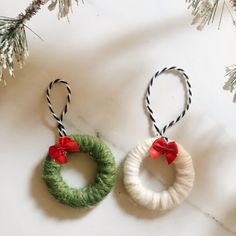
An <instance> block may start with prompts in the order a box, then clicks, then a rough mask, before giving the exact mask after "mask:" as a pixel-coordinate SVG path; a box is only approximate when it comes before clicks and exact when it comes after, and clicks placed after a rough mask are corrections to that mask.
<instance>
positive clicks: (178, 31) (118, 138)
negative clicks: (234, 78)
mask: <svg viewBox="0 0 236 236" xmlns="http://www.w3.org/2000/svg"><path fill="white" fill-rule="evenodd" d="M28 3H29V1H27V0H22V1H16V0H2V1H1V10H0V12H1V13H0V15H4V16H10V17H14V16H17V15H18V14H19V13H20V11H21V10H22V9H24V8H25V7H26V6H27V4H28ZM186 7H187V6H186V4H185V1H176V0H169V1H164V0H162V1H161V0H149V1H147V0H119V1H108V0H100V1H96V0H86V1H85V4H84V5H82V4H80V6H79V7H74V13H73V15H71V16H70V23H69V24H68V22H67V20H66V19H64V20H61V21H60V22H59V21H58V20H57V17H56V12H54V13H49V12H48V11H47V9H46V7H44V8H43V9H42V10H41V11H40V13H39V14H38V15H37V16H35V17H34V18H33V19H32V20H31V21H30V22H29V23H28V26H29V27H31V28H32V29H33V30H34V31H36V32H37V33H38V34H39V35H40V36H41V37H43V38H44V40H45V41H44V42H41V41H40V40H39V39H38V38H37V37H35V35H33V34H32V33H31V32H27V34H28V42H29V46H30V57H29V59H28V60H27V62H26V65H25V67H24V68H23V69H22V70H17V71H16V78H15V79H14V80H12V79H11V78H7V83H8V85H7V87H5V86H3V85H2V86H0V90H1V91H0V107H1V109H0V111H1V115H0V117H1V122H0V130H1V136H0V144H1V146H0V147H1V157H0V160H1V164H0V185H1V195H0V235H2V236H13V235H18V236H31V235H34V236H39V235H44V236H49V235H50V236H51V235H57V236H64V235H67V236H70V235H88V236H90V235H95V234H96V235H104V236H107V235H113V236H118V235H135V236H140V235H150V236H152V235H163V236H173V235H176V236H185V235H186V236H189V235H191V236H199V235H201V236H228V235H236V224H235V222H236V171H235V170H236V156H235V151H236V132H235V131H236V122H235V120H236V105H235V104H233V103H232V95H231V94H230V93H227V92H225V91H223V90H222V86H223V85H224V82H225V80H226V79H225V78H224V74H225V72H224V67H225V66H226V65H231V64H233V63H235V62H236V56H235V53H234V52H235V51H236V43H235V40H236V33H235V28H234V27H233V26H232V24H231V22H230V19H228V18H227V16H225V17H226V19H224V21H223V25H222V27H221V30H220V31H218V30H217V26H210V27H209V28H207V29H206V30H205V31H203V32H198V31H197V30H196V29H195V27H193V26H191V25H190V22H191V16H190V12H189V11H187V9H186ZM172 65H176V66H179V67H181V68H184V69H185V70H186V72H187V74H188V75H189V77H190V79H191V83H192V86H193V95H194V97H193V105H192V107H191V109H190V111H189V112H188V113H187V116H186V117H185V118H184V119H183V120H182V121H181V122H180V123H178V124H177V125H176V126H175V127H174V128H172V129H170V130H168V132H167V135H168V137H170V138H171V139H174V140H176V141H178V142H179V143H180V144H182V145H183V146H184V147H185V149H186V150H188V151H189V153H191V154H192V157H193V161H194V165H195V169H196V182H195V186H194V189H193V191H192V193H191V195H190V196H189V198H188V200H187V201H186V202H185V203H183V204H182V205H181V206H179V207H178V208H176V209H174V210H172V211H171V212H169V213H167V214H165V215H161V216H160V215H156V214H154V213H152V212H149V211H146V210H144V209H142V208H140V207H138V206H136V205H134V204H133V202H132V201H131V200H130V198H129V196H128V195H127V194H126V191H125V190H124V188H123V184H122V173H119V175H118V178H117V182H116V186H115V188H114V190H113V192H112V193H111V194H110V195H109V196H108V197H107V198H106V199H105V200H104V201H103V202H102V203H101V204H99V205H98V206H97V207H96V208H94V209H93V210H91V211H86V210H78V209H70V208H68V207H66V206H63V205H61V204H59V203H57V202H56V201H55V200H54V199H53V197H51V196H50V195H49V193H48V192H47V189H46V187H45V185H44V183H43V181H42V180H41V173H42V169H41V168H42V166H41V165H42V160H43V159H44V158H45V156H46V153H47V150H48V147H49V146H50V145H52V144H53V143H54V142H55V138H56V137H57V136H56V135H57V132H56V129H55V128H54V127H55V122H54V120H53V119H52V117H51V114H50V113H49V111H48V108H47V104H46V100H45V89H46V87H47V85H48V83H49V82H50V81H51V80H53V79H55V78H57V77H61V78H63V79H65V80H67V81H68V82H69V83H70V84H71V86H72V92H73V97H72V105H71V108H70V110H69V113H68V114H67V116H66V120H65V125H66V127H67V130H68V132H69V133H79V134H91V135H96V133H97V132H99V134H100V136H101V138H102V139H103V140H105V142H106V143H107V144H108V145H109V147H110V148H111V149H112V151H113V153H114V155H115V157H116V160H117V165H118V166H119V168H120V164H121V163H122V160H124V158H125V156H126V155H127V153H128V151H129V150H130V149H131V148H132V147H133V146H135V145H136V144H138V143H140V142H142V141H143V140H145V139H146V138H148V137H150V136H153V135H154V133H153V132H151V131H150V128H149V122H148V118H147V116H146V114H145V111H144V109H143V96H144V92H145V89H146V85H147V83H148V81H149V79H150V78H151V76H152V75H153V74H154V73H155V72H156V70H158V69H162V68H163V67H165V66H172ZM165 78H166V79H164V76H163V79H162V80H160V81H159V83H158V84H156V86H155V89H156V90H155V91H156V93H155V94H154V96H153V103H154V104H155V105H156V106H155V111H156V112H158V117H159V118H160V119H159V121H160V124H164V123H165V122H167V121H169V120H170V119H171V118H173V117H175V116H176V115H177V114H178V112H179V111H180V110H182V108H183V105H182V104H183V102H184V94H183V87H182V85H181V83H180V82H179V80H178V79H174V77H172V76H165ZM59 91H61V93H60V92H59ZM54 94H55V97H54V98H55V99H54V102H55V101H56V102H57V105H58V108H59V107H61V106H62V104H63V101H64V90H63V89H62V90H60V89H59V88H58V90H57V91H55V93H54ZM94 174H95V165H94V164H93V162H92V161H91V160H89V159H88V158H85V157H84V158H81V160H78V159H76V158H73V159H72V161H71V163H70V164H69V165H68V166H67V167H66V170H65V171H64V172H63V176H64V177H65V178H66V181H68V182H69V183H70V184H71V185H74V186H78V187H79V186H82V185H83V184H86V183H89V182H90V181H91V180H92V179H93V177H94ZM173 176H174V172H173V170H172V169H171V168H170V167H168V166H166V165H165V163H164V162H162V161H161V160H158V161H156V162H155V163H154V162H151V161H150V160H147V161H146V162H145V163H144V168H142V170H141V178H142V179H143V182H144V184H146V185H148V186H150V188H153V189H156V188H158V189H162V187H163V186H161V184H160V182H164V183H165V185H166V186H168V185H170V184H171V183H172V181H173Z"/></svg>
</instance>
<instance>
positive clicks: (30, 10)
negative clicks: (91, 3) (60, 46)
mask: <svg viewBox="0 0 236 236" xmlns="http://www.w3.org/2000/svg"><path fill="white" fill-rule="evenodd" d="M49 1H51V4H50V5H49V7H48V8H49V10H54V9H55V8H56V6H57V5H58V7H59V13H58V17H59V18H62V17H65V16H67V15H68V14H69V12H70V10H71V8H72V0H34V1H32V2H31V3H30V5H29V6H28V7H27V8H26V9H25V11H24V12H23V13H21V14H19V15H18V17H17V18H16V19H12V18H8V17H0V80H4V78H3V70H4V69H7V70H8V71H9V74H10V75H11V76H12V77H14V61H16V62H17V64H18V65H19V66H20V67H22V66H23V64H24V62H25V60H26V58H27V57H28V45H27V38H26V33H25V22H26V21H29V20H30V19H31V18H32V17H33V16H34V15H36V14H37V12H38V11H39V10H40V9H41V7H42V6H43V5H44V4H46V3H47V2H49ZM75 1H76V2H77V3H78V0H75ZM27 28H28V27H27ZM4 81H5V80H4Z"/></svg>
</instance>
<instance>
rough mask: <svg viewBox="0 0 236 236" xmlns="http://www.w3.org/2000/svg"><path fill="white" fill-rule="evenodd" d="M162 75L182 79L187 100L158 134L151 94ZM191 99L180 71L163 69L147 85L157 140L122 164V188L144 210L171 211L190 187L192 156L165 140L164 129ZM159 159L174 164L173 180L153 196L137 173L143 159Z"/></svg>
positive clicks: (170, 124)
mask: <svg viewBox="0 0 236 236" xmlns="http://www.w3.org/2000/svg"><path fill="white" fill-rule="evenodd" d="M165 72H172V73H174V72H177V73H178V74H179V75H180V76H181V77H182V78H184V79H185V82H186V88H187V95H188V97H187V104H186V107H185V109H184V111H183V112H182V113H181V114H180V115H179V117H178V118H177V119H176V120H174V121H172V122H170V123H169V124H168V125H165V126H164V128H163V129H162V130H160V129H159V128H158V127H157V124H156V120H155V118H154V116H153V110H152V109H151V107H150V94H151V89H152V85H153V82H154V80H155V79H156V78H157V77H158V76H159V75H161V74H163V73H165ZM191 97H192V92H191V85H190V83H189V78H188V76H187V75H186V74H185V72H184V71H183V70H182V69H178V68H176V67H170V68H164V69H163V70H162V71H160V72H157V73H156V74H155V75H154V76H153V77H152V79H151V81H150V83H149V85H148V89H147V96H146V106H147V110H148V112H149V115H150V119H151V121H152V123H153V126H154V128H155V130H156V132H157V134H158V136H157V137H155V138H150V139H147V140H145V141H144V142H143V144H141V145H138V146H136V147H135V148H134V149H133V150H131V152H130V153H129V154H128V156H127V158H126V160H125V162H124V184H125V188H126V190H127V192H128V193H129V195H130V197H131V198H132V199H133V200H134V201H135V202H136V203H137V204H139V205H141V206H143V207H146V208H148V209H151V210H156V211H167V210H170V209H172V208H174V207H176V206H177V205H179V204H180V203H181V202H182V201H183V200H185V199H186V198H187V196H188V195H189V193H190V191H191V189H192V187H193V183H194V177H195V172H194V167H193V162H192V158H191V156H190V155H189V153H188V152H187V151H186V150H185V149H184V148H183V147H182V146H181V145H180V144H178V143H176V142H173V141H170V140H168V138H167V137H164V133H165V131H166V130H167V128H169V127H171V126H173V125H174V124H175V123H177V122H178V121H179V120H180V119H181V118H183V116H184V115H185V114H186V111H187V110H188V109H189V106H190V104H191ZM161 155H165V156H166V159H167V162H168V164H171V163H173V165H174V167H175V170H176V176H175V181H174V184H173V185H172V186H171V187H169V188H168V189H167V190H164V191H162V192H155V191H152V190H150V189H148V188H146V187H145V186H143V184H142V182H141V180H140V178H139V170H140V166H141V164H142V162H143V160H144V159H145V158H150V156H152V159H156V158H157V157H159V156H161Z"/></svg>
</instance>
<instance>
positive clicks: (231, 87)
mask: <svg viewBox="0 0 236 236" xmlns="http://www.w3.org/2000/svg"><path fill="white" fill-rule="evenodd" d="M226 76H227V77H228V81H227V82H226V83H225V85H224V87H223V89H224V90H227V91H230V92H231V93H232V92H234V98H233V102H236V65H232V66H228V67H227V68H226Z"/></svg>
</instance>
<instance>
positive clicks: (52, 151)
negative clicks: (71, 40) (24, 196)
mask: <svg viewBox="0 0 236 236" xmlns="http://www.w3.org/2000/svg"><path fill="white" fill-rule="evenodd" d="M56 83H62V84H64V85H65V86H66V89H67V92H68V96H67V103H66V105H65V108H64V111H63V112H62V114H61V115H60V116H58V115H57V114H56V113H55V112H54V111H53V108H52V104H51V99H50V92H51V89H52V86H53V85H54V84H56ZM47 101H48V106H49V109H50V111H51V113H52V115H53V117H54V118H55V120H56V121H57V128H58V130H59V135H60V137H59V139H58V142H57V143H56V144H55V145H53V146H51V147H49V151H48V156H47V157H46V160H45V161H44V165H43V180H44V181H45V183H46V185H47V188H48V191H49V192H50V193H51V194H52V195H53V196H54V197H55V198H56V199H57V200H58V201H59V202H60V203H62V204H65V205H68V206H70V207H73V208H84V207H86V208H90V207H93V206H95V205H96V204H97V203H99V202H100V201H101V200H103V199H104V198H105V197H106V196H107V194H108V193H109V192H110V191H111V189H112V187H113V185H114V183H115V176H116V165H115V159H114V157H113V155H112V152H111V151H110V149H109V148H108V147H107V146H106V144H105V143H104V142H103V141H101V140H100V139H99V138H97V137H94V136H89V135H70V136H67V134H66V130H65V127H64V125H63V123H62V122H63V118H64V115H65V114H66V112H67V110H68V105H69V103H70V101H71V89H70V87H69V84H68V83H67V82H66V81H64V80H60V79H57V80H55V81H53V82H51V83H50V84H49V86H48V89H47ZM78 152H80V153H86V154H88V155H90V156H91V157H92V158H93V159H94V161H95V162H96V164H97V174H96V177H95V180H94V181H93V183H92V184H90V185H87V186H85V187H82V188H72V187H70V186H69V185H68V184H67V183H66V182H65V181H64V179H63V177H62V175H61V170H62V168H63V165H64V164H66V163H67V162H68V157H69V155H70V153H78Z"/></svg>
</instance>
